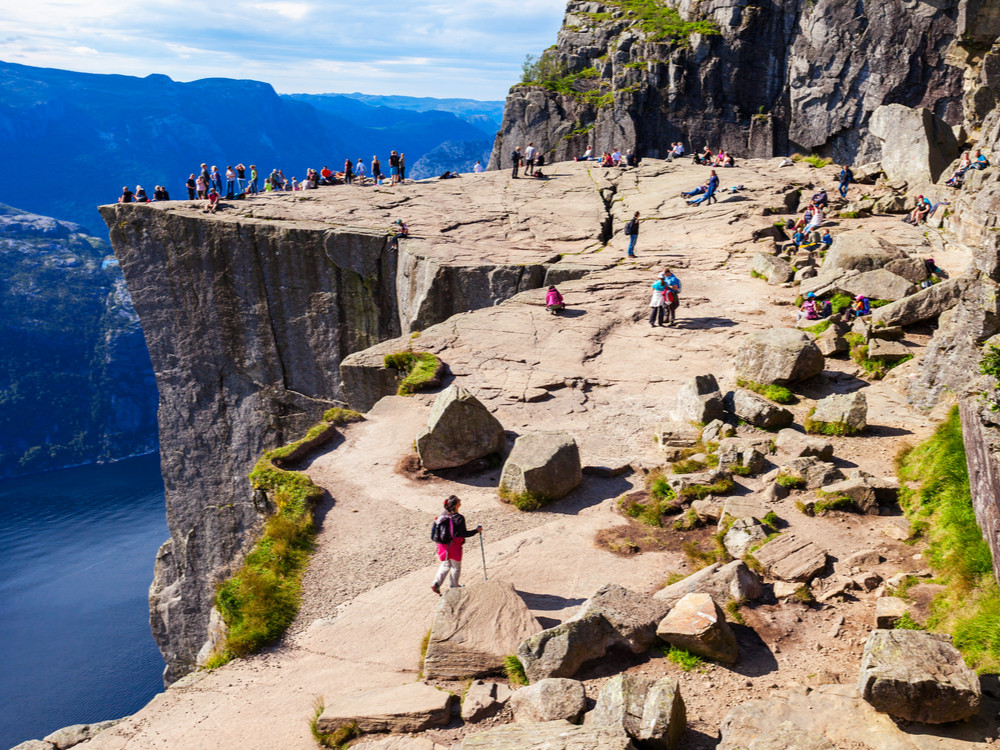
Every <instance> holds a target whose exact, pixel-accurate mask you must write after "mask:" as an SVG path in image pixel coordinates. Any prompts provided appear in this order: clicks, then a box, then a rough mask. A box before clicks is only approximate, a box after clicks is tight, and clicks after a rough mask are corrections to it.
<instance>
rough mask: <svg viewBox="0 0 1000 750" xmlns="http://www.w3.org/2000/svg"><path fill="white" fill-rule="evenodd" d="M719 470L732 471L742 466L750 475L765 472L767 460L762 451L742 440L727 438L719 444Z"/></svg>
mask: <svg viewBox="0 0 1000 750" xmlns="http://www.w3.org/2000/svg"><path fill="white" fill-rule="evenodd" d="M718 456H719V469H722V470H731V469H733V467H736V466H741V467H743V468H744V469H745V470H746V471H748V472H749V473H750V474H759V473H760V472H761V471H763V470H764V464H765V463H766V459H765V458H764V453H763V452H762V451H761V449H760V448H759V447H758V446H757V445H755V444H753V443H749V442H747V441H745V440H741V439H740V438H725V439H724V440H722V441H720V443H719V450H718Z"/></svg>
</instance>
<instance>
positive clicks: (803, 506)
mask: <svg viewBox="0 0 1000 750" xmlns="http://www.w3.org/2000/svg"><path fill="white" fill-rule="evenodd" d="M795 509H796V510H797V511H799V513H801V514H802V515H804V516H815V515H816V504H815V503H812V502H809V503H804V502H802V501H801V500H796V501H795Z"/></svg>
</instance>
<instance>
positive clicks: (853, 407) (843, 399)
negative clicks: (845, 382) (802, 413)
mask: <svg viewBox="0 0 1000 750" xmlns="http://www.w3.org/2000/svg"><path fill="white" fill-rule="evenodd" d="M809 421H810V422H813V423H815V424H816V425H831V426H836V427H837V428H838V429H839V428H841V427H843V428H844V430H845V434H848V435H857V434H858V433H860V432H863V431H864V429H865V427H867V426H868V400H867V399H866V398H865V394H864V391H855V392H854V393H834V394H833V395H830V396H827V397H826V398H823V399H820V400H819V401H817V402H816V410H815V411H814V412H813V413H812V415H811V416H810V417H809ZM812 429H813V431H816V430H817V429H820V428H817V427H812Z"/></svg>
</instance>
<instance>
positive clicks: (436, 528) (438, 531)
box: [431, 515, 452, 544]
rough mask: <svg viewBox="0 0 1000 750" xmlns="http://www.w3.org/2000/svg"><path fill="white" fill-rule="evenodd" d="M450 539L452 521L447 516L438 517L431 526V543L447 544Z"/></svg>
mask: <svg viewBox="0 0 1000 750" xmlns="http://www.w3.org/2000/svg"><path fill="white" fill-rule="evenodd" d="M451 539H452V521H451V518H450V517H449V516H448V515H442V516H438V517H437V518H435V519H434V523H433V524H432V525H431V541H432V542H437V543H438V544H449V543H450V542H451Z"/></svg>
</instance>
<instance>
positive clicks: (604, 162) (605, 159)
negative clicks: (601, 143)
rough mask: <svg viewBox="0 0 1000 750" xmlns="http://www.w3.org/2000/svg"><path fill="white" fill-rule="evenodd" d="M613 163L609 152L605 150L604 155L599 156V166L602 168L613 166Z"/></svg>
mask: <svg viewBox="0 0 1000 750" xmlns="http://www.w3.org/2000/svg"><path fill="white" fill-rule="evenodd" d="M614 165H615V163H614V162H613V161H612V160H611V154H609V153H608V152H607V151H605V152H604V155H603V156H602V157H601V166H602V167H604V168H608V167H613V166H614Z"/></svg>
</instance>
